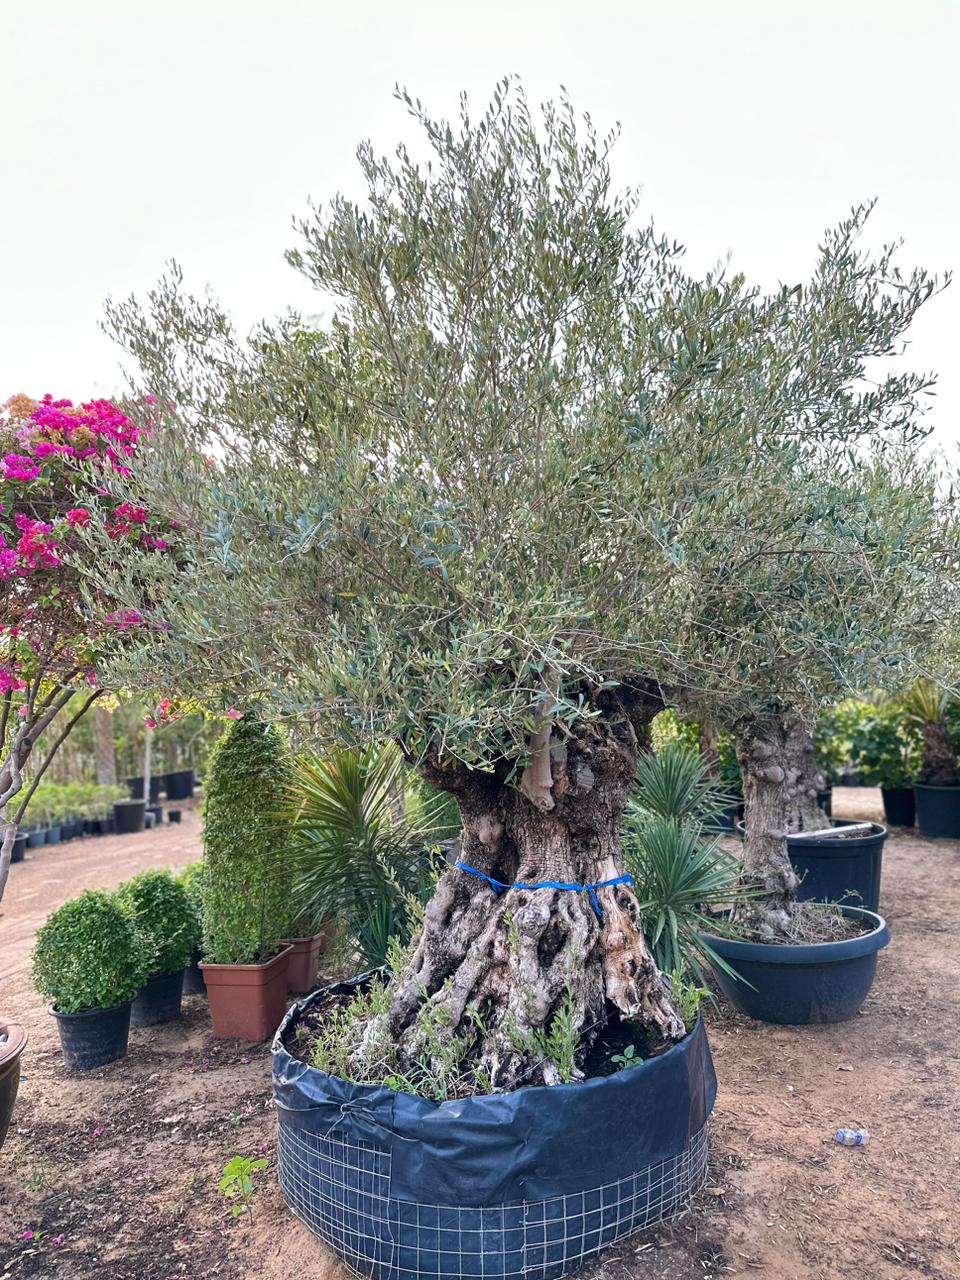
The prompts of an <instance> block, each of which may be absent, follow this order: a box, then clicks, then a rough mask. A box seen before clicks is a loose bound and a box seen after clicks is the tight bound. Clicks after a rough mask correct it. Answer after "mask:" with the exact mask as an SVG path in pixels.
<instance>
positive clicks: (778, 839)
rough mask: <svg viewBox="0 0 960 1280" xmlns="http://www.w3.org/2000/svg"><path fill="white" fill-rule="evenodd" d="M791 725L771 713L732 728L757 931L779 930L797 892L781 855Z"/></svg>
mask: <svg viewBox="0 0 960 1280" xmlns="http://www.w3.org/2000/svg"><path fill="white" fill-rule="evenodd" d="M796 728H797V726H796V724H795V723H794V722H791V721H786V720H784V718H783V717H781V716H778V715H775V714H771V715H768V716H766V717H764V718H763V719H758V720H751V721H749V722H748V723H746V724H743V725H741V726H740V727H739V728H738V731H737V734H736V744H737V760H738V761H739V763H740V772H741V774H742V775H743V805H744V840H743V866H744V871H745V872H746V874H747V876H748V877H749V878H750V879H751V880H753V881H754V882H755V883H756V884H757V885H758V886H759V887H760V889H761V890H762V894H763V896H762V898H760V899H759V900H758V901H757V902H756V903H755V904H754V905H753V907H752V908H751V914H752V915H753V916H754V917H755V920H756V923H757V924H758V926H759V928H760V930H761V933H762V934H764V936H769V937H775V936H776V935H777V934H778V933H780V932H782V930H783V929H784V928H785V926H786V924H787V922H788V919H789V915H790V910H791V907H792V905H793V902H794V897H795V894H796V890H797V884H798V880H797V876H796V873H795V872H794V870H793V867H792V866H791V865H790V858H789V855H788V854H787V817H788V810H789V808H790V807H791V804H790V802H791V797H792V796H793V795H794V793H795V791H796V786H795V779H791V776H790V774H791V773H792V769H793V767H794V766H795V765H796V750H797V738H796V737H795V731H796Z"/></svg>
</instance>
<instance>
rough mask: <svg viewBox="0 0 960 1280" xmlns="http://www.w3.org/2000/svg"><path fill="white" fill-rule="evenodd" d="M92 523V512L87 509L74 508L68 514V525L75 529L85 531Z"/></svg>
mask: <svg viewBox="0 0 960 1280" xmlns="http://www.w3.org/2000/svg"><path fill="white" fill-rule="evenodd" d="M89 523H90V512H89V511H88V510H87V509H86V507H73V508H72V510H70V511H68V512H67V524H72V525H73V527H74V528H75V529H85V528H86V526H87V525H88V524H89Z"/></svg>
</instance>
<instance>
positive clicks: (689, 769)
mask: <svg viewBox="0 0 960 1280" xmlns="http://www.w3.org/2000/svg"><path fill="white" fill-rule="evenodd" d="M736 803H737V797H736V796H732V795H728V794H726V793H725V792H724V790H723V786H722V783H721V782H720V781H719V780H717V779H715V778H712V777H711V776H710V773H709V769H708V766H707V763H706V761H705V760H704V759H703V758H702V756H701V755H700V753H699V751H697V750H695V749H691V748H690V747H688V746H687V745H686V744H685V743H684V742H682V741H680V740H674V741H671V742H666V743H664V745H663V746H662V747H661V748H660V750H659V751H657V752H656V754H654V753H653V752H650V753H648V754H646V755H642V756H641V757H640V759H639V760H638V761H637V770H636V784H635V787H634V792H633V796H632V799H631V802H630V805H629V806H628V813H630V812H632V811H633V810H635V809H642V810H643V811H644V812H646V813H653V814H659V815H660V816H661V817H664V818H673V819H674V820H675V821H677V822H685V821H691V822H696V823H700V824H702V825H704V826H714V825H716V824H718V823H719V822H720V819H721V818H722V816H723V814H724V813H725V812H726V810H727V809H729V808H730V806H731V805H734V804H736Z"/></svg>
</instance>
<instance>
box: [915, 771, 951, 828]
mask: <svg viewBox="0 0 960 1280" xmlns="http://www.w3.org/2000/svg"><path fill="white" fill-rule="evenodd" d="M913 793H914V796H915V797H916V801H917V823H918V825H919V827H920V834H921V835H922V836H929V837H931V838H933V839H939V838H946V839H949V840H958V839H960V787H928V786H927V785H926V783H921V782H915V783H914V784H913Z"/></svg>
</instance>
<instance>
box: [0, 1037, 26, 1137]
mask: <svg viewBox="0 0 960 1280" xmlns="http://www.w3.org/2000/svg"><path fill="white" fill-rule="evenodd" d="M26 1047H27V1033H26V1031H24V1029H23V1027H21V1026H20V1025H19V1024H18V1023H16V1022H5V1021H4V1020H3V1018H0V1147H2V1146H3V1140H4V1138H5V1137H6V1136H7V1129H8V1127H9V1125H10V1117H11V1116H12V1115H13V1104H14V1103H15V1102H16V1100H17V1090H18V1089H19V1088H20V1057H21V1055H22V1053H23V1051H24V1049H25V1048H26Z"/></svg>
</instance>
